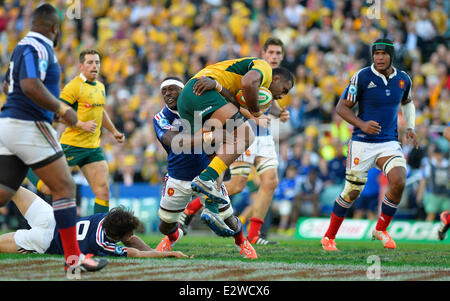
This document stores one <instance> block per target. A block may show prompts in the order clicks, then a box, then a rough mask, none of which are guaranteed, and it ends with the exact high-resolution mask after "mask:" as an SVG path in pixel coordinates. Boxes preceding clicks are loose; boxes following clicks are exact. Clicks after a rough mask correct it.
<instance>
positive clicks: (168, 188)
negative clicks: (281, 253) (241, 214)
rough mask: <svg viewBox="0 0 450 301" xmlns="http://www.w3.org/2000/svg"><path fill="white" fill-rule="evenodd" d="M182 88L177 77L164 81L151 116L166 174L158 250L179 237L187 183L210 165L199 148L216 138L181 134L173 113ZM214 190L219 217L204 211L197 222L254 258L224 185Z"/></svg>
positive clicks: (168, 247) (188, 198)
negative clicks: (159, 100) (222, 201)
mask: <svg viewBox="0 0 450 301" xmlns="http://www.w3.org/2000/svg"><path fill="white" fill-rule="evenodd" d="M183 88H184V84H183V82H182V81H181V80H180V79H179V78H177V77H168V78H166V79H164V80H163V81H162V83H161V86H160V91H161V94H162V96H163V98H164V102H165V103H166V105H165V106H164V108H163V109H162V110H161V111H160V112H159V113H158V114H156V115H155V116H154V117H153V126H154V129H155V132H156V137H157V138H158V140H159V141H160V142H161V144H162V146H163V147H164V149H165V150H166V152H167V155H168V158H167V170H168V173H167V176H166V178H165V181H164V186H163V191H162V196H161V202H160V208H159V211H158V214H159V217H160V223H159V230H160V232H161V233H162V234H164V235H166V237H164V238H163V239H162V241H161V242H160V244H159V245H158V246H157V247H156V250H158V251H167V250H171V248H172V246H174V245H175V243H176V242H178V241H179V240H180V239H181V237H182V236H183V231H182V229H181V228H180V225H179V220H180V216H181V214H182V213H183V211H184V209H185V208H186V206H187V205H188V204H189V202H191V200H192V196H193V191H192V189H191V182H192V180H193V179H194V178H195V177H196V176H198V175H199V174H200V173H201V172H202V171H203V170H204V169H206V167H207V166H208V164H209V162H210V160H209V158H208V156H207V155H206V153H205V152H204V151H203V149H202V145H203V142H207V143H211V142H212V140H213V139H215V138H216V137H213V136H212V135H213V132H207V133H205V134H204V135H203V137H202V136H200V137H196V136H192V135H191V132H190V131H183V126H184V123H183V121H182V119H181V118H180V115H179V114H178V112H177V100H178V96H179V94H180V93H181V91H182V89H183ZM197 138H199V139H197ZM217 139H219V138H217ZM217 142H218V141H217ZM217 190H218V191H220V192H221V194H222V196H223V198H224V199H226V200H227V203H226V204H220V205H219V208H218V210H219V214H217V213H214V212H212V211H210V210H209V209H208V208H205V209H204V210H203V212H202V214H201V219H202V220H203V221H204V222H205V223H206V224H207V225H208V226H209V227H210V228H211V229H212V230H213V231H214V232H215V233H216V234H218V235H220V236H233V237H234V240H235V244H236V246H237V247H238V249H239V250H240V252H241V255H242V256H243V257H244V258H251V259H255V258H257V255H256V252H255V250H254V249H253V247H252V246H251V244H250V243H249V241H248V240H247V239H246V238H245V237H244V235H243V230H242V224H241V222H240V220H239V218H238V217H236V216H235V215H233V208H232V207H231V202H230V199H229V197H228V194H227V192H226V188H225V185H223V184H222V185H221V187H220V188H219V187H217ZM201 201H202V202H203V204H204V202H208V201H210V200H209V199H205V197H204V196H203V195H201Z"/></svg>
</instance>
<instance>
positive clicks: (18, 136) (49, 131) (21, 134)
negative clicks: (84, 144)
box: [0, 118, 62, 165]
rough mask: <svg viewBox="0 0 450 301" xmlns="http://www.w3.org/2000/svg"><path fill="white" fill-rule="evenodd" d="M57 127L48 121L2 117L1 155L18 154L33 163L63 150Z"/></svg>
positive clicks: (20, 157)
mask: <svg viewBox="0 0 450 301" xmlns="http://www.w3.org/2000/svg"><path fill="white" fill-rule="evenodd" d="M56 137H57V134H56V131H55V129H54V128H53V127H52V126H51V125H50V124H49V123H47V122H42V121H28V120H20V119H14V118H0V155H16V156H17V157H18V158H19V159H21V160H22V161H23V162H24V163H25V164H26V165H33V164H36V163H39V162H41V161H44V160H45V159H47V158H49V157H51V156H53V155H55V154H57V153H58V152H61V151H62V148H61V144H60V143H59V141H58V139H57V138H56Z"/></svg>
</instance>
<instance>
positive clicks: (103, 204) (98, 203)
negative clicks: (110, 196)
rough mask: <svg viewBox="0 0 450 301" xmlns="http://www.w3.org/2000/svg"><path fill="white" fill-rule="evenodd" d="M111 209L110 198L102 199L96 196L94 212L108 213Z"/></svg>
mask: <svg viewBox="0 0 450 301" xmlns="http://www.w3.org/2000/svg"><path fill="white" fill-rule="evenodd" d="M108 211H109V200H102V199H99V198H95V200H94V214H95V213H107V212H108Z"/></svg>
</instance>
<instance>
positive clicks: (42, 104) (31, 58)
mask: <svg viewBox="0 0 450 301" xmlns="http://www.w3.org/2000/svg"><path fill="white" fill-rule="evenodd" d="M60 27H61V20H60V17H59V14H58V11H57V10H56V9H55V8H54V7H53V6H52V5H50V4H42V5H40V6H38V7H37V8H36V9H35V10H34V11H33V13H32V19H31V31H30V32H29V33H28V34H27V35H26V36H25V37H24V38H23V39H22V40H20V42H19V43H18V45H17V46H16V48H15V49H14V51H13V53H12V55H11V60H10V62H9V68H8V70H7V72H6V76H5V79H6V81H5V83H4V91H5V93H6V94H7V98H6V103H5V104H4V105H3V107H2V111H1V113H0V206H3V205H5V204H6V203H7V202H9V200H10V199H11V198H12V196H13V195H14V194H15V193H16V191H17V190H18V189H19V187H20V185H21V183H22V181H23V179H24V178H25V176H26V174H27V171H28V168H31V169H32V170H33V171H34V173H35V174H36V175H37V176H38V177H39V178H40V179H42V180H43V181H44V183H45V184H46V185H47V186H48V187H49V188H50V190H51V192H52V196H53V211H54V218H55V220H56V225H57V228H58V229H59V233H60V235H61V239H62V244H63V247H64V255H65V259H66V262H65V268H66V270H67V269H68V268H69V266H71V267H75V266H76V267H80V269H81V270H83V271H97V270H100V269H102V268H103V267H104V266H106V265H107V263H108V261H107V260H106V259H103V258H102V259H94V258H90V257H86V256H84V254H83V253H82V252H81V251H80V249H79V246H78V243H77V240H76V227H75V223H76V203H75V194H76V191H75V184H74V181H73V179H72V176H71V174H70V171H69V167H68V165H67V162H66V159H65V157H64V153H63V151H62V149H61V145H60V144H59V142H58V140H57V138H56V131H55V130H54V129H53V128H52V122H53V118H54V116H55V114H56V115H57V116H58V117H59V118H61V120H62V121H63V122H65V123H66V124H68V125H69V126H80V121H79V120H78V119H77V114H76V112H75V111H74V110H73V109H72V108H70V107H69V106H68V105H65V104H63V103H62V102H61V101H59V100H58V98H59V94H60V75H61V70H60V66H59V63H58V60H57V58H56V55H55V53H54V51H53V47H55V46H56V44H57V43H58V40H59V36H60V30H61V29H60Z"/></svg>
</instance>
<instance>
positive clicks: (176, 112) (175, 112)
mask: <svg viewBox="0 0 450 301" xmlns="http://www.w3.org/2000/svg"><path fill="white" fill-rule="evenodd" d="M166 108H167V110H169V111H170V112H172V113H174V114H176V115H177V116H178V117H180V114H178V111H175V110H172V109H170V108H169V106H168V105H166Z"/></svg>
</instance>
